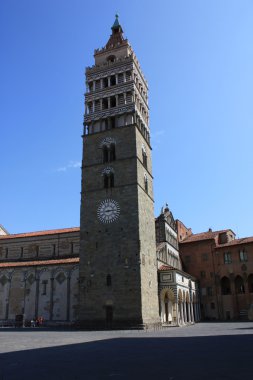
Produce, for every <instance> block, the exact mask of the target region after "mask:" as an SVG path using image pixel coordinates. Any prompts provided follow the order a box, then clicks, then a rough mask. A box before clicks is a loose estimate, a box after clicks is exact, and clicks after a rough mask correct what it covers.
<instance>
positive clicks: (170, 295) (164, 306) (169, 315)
mask: <svg viewBox="0 0 253 380" xmlns="http://www.w3.org/2000/svg"><path fill="white" fill-rule="evenodd" d="M160 298H161V319H162V322H163V323H167V324H171V323H172V322H173V312H174V306H175V305H174V304H175V296H174V292H173V290H172V289H168V288H167V289H163V290H162V291H161V297H160Z"/></svg>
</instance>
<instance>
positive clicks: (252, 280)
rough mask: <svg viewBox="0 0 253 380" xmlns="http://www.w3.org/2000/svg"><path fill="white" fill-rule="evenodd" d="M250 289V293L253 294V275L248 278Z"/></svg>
mask: <svg viewBox="0 0 253 380" xmlns="http://www.w3.org/2000/svg"><path fill="white" fill-rule="evenodd" d="M248 288H249V293H253V274H250V275H249V277H248Z"/></svg>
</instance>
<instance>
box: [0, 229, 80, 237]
mask: <svg viewBox="0 0 253 380" xmlns="http://www.w3.org/2000/svg"><path fill="white" fill-rule="evenodd" d="M79 231H80V228H79V227H72V228H61V229H58V230H45V231H35V232H26V233H21V234H10V235H2V236H0V240H2V239H16V238H24V237H34V236H46V235H54V234H66V233H69V232H79Z"/></svg>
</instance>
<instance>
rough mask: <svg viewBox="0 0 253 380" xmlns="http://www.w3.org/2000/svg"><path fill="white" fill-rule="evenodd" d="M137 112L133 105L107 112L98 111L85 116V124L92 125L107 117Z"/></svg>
mask: <svg viewBox="0 0 253 380" xmlns="http://www.w3.org/2000/svg"><path fill="white" fill-rule="evenodd" d="M134 111H135V104H134V103H131V104H130V105H128V106H126V105H125V106H118V107H113V108H110V109H107V110H102V111H97V112H92V113H90V114H89V115H85V116H84V122H85V123H90V122H92V121H95V120H99V119H102V118H105V117H109V116H116V115H120V114H123V113H129V112H134Z"/></svg>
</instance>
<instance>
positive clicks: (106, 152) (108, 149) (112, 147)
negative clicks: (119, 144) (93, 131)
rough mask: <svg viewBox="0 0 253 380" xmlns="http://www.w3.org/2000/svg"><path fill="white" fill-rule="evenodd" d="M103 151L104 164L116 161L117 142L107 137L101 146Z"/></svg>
mask: <svg viewBox="0 0 253 380" xmlns="http://www.w3.org/2000/svg"><path fill="white" fill-rule="evenodd" d="M100 148H102V150H103V163H105V162H111V161H115V160H116V141H115V140H114V139H113V138H111V137H106V138H105V139H104V140H103V141H102V142H101V144H100Z"/></svg>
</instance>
